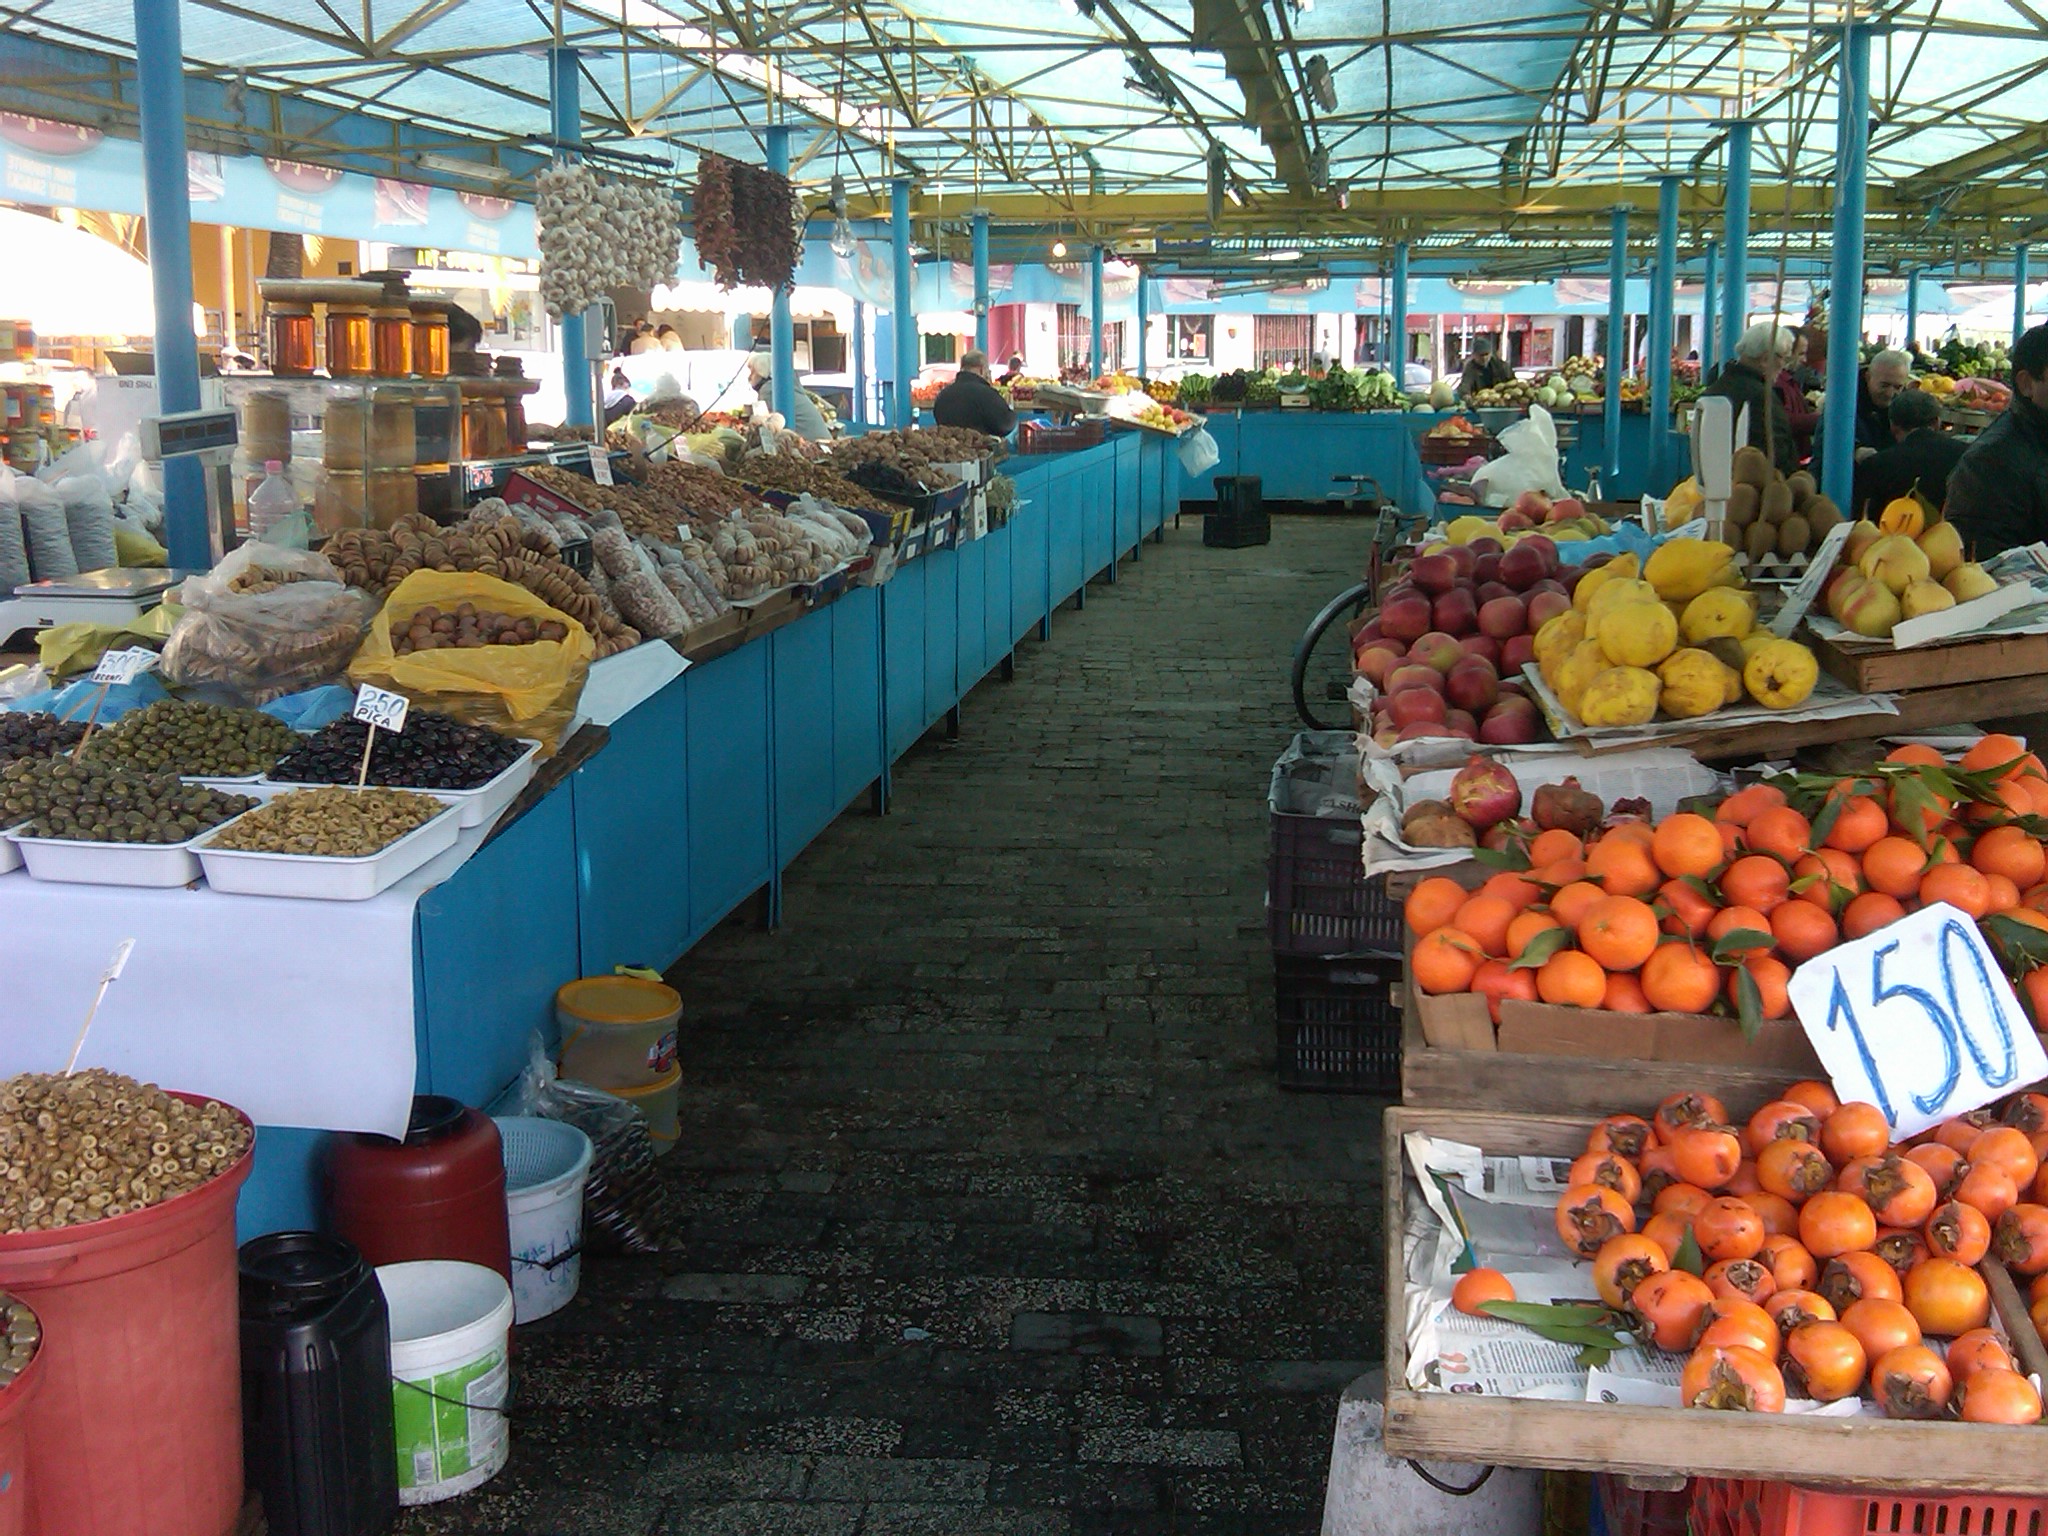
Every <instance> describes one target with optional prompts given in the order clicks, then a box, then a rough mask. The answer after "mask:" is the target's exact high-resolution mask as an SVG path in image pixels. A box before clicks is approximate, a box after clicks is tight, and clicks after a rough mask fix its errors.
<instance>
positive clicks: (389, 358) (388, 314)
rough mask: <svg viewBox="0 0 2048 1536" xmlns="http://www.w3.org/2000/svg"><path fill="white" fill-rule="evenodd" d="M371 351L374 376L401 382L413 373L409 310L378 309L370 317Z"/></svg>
mask: <svg viewBox="0 0 2048 1536" xmlns="http://www.w3.org/2000/svg"><path fill="white" fill-rule="evenodd" d="M370 331H371V350H372V353H373V361H374V363H375V367H376V372H377V376H378V377H379V378H383V379H402V378H405V377H407V376H408V375H410V374H411V373H412V311H411V310H409V309H379V310H376V311H375V312H373V313H372V314H371V316H370Z"/></svg>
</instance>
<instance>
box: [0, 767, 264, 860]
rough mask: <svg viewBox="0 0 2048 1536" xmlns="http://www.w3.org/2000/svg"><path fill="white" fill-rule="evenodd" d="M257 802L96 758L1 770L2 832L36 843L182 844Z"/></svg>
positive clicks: (172, 775)
mask: <svg viewBox="0 0 2048 1536" xmlns="http://www.w3.org/2000/svg"><path fill="white" fill-rule="evenodd" d="M87 750H88V752H89V751H90V750H91V748H90V747H88V748H87ZM255 803H256V802H255V801H254V800H252V799H250V798H249V797H248V796H247V795H227V794H222V793H221V792H220V791H219V790H217V789H208V788H206V787H205V786H204V785H203V784H187V783H185V782H184V781H183V780H181V779H179V778H178V777H177V776H176V775H175V774H169V773H134V772H130V771H129V770H127V769H125V768H117V767H115V766H114V765H113V764H112V763H102V762H98V761H95V760H93V759H92V758H90V757H88V758H87V760H86V761H84V762H74V761H72V760H71V759H69V758H22V759H20V760H18V761H15V762H12V763H9V764H7V766H6V767H4V768H0V826H8V827H13V826H17V825H18V826H19V827H20V830H21V831H22V832H23V833H24V834H25V835H27V836H29V837H56V838H65V839H68V840H71V841H73V842H81V843H182V842H185V841H187V840H188V839H190V838H194V837H197V836H198V835H199V834H200V833H201V832H204V831H205V830H206V829H207V828H208V827H217V826H219V825H220V824H221V823H222V822H224V821H226V820H227V819H228V818H229V817H230V816H239V815H240V814H241V813H242V812H243V811H246V810H247V809H248V808H249V807H250V806H252V805H254V804H255Z"/></svg>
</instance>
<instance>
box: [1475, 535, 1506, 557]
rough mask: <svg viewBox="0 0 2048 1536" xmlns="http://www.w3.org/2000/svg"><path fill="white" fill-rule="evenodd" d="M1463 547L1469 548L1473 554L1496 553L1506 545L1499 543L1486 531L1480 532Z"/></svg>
mask: <svg viewBox="0 0 2048 1536" xmlns="http://www.w3.org/2000/svg"><path fill="white" fill-rule="evenodd" d="M1465 547H1466V548H1467V549H1469V550H1471V551H1472V553H1473V554H1474V555H1497V554H1499V553H1500V552H1501V551H1502V550H1504V549H1506V548H1507V545H1505V544H1503V543H1501V541H1500V540H1499V539H1496V538H1495V537H1494V536H1493V535H1492V534H1490V533H1486V534H1481V535H1480V536H1479V537H1478V538H1476V539H1474V540H1473V541H1472V542H1471V543H1469V544H1467V545H1466V546H1465Z"/></svg>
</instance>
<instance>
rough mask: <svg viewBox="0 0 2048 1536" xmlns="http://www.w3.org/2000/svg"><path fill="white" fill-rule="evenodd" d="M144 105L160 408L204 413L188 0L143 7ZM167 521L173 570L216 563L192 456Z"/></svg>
mask: <svg viewBox="0 0 2048 1536" xmlns="http://www.w3.org/2000/svg"><path fill="white" fill-rule="evenodd" d="M135 55H136V66H135V69H136V77H137V83H138V85H139V87H140V94H141V108H142V209H143V215H144V217H145V218H146V219H147V220H148V221H149V222H148V229H149V286H150V293H151V296H152V298H153V299H154V301H155V308H156V408H157V414H158V415H160V416H163V415H170V414H172V413H174V412H177V411H196V410H198V409H199V338H198V337H197V336H195V335H193V334H192V203H191V196H190V193H189V192H188V190H187V186H186V179H185V174H186V168H185V52H184V42H183V40H182V38H181V37H180V34H179V26H178V0H135ZM163 472H164V524H165V528H166V530H167V536H168V542H169V545H170V551H171V564H172V565H173V566H176V567H178V568H180V569H183V570H195V571H203V570H205V569H206V568H207V567H208V566H210V565H212V564H213V533H212V530H211V529H210V528H208V526H207V520H206V475H205V472H204V471H203V470H202V469H201V468H200V466H199V461H198V460H197V459H192V458H175V459H169V460H166V461H165V463H164V466H163Z"/></svg>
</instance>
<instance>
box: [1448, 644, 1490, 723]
mask: <svg viewBox="0 0 2048 1536" xmlns="http://www.w3.org/2000/svg"><path fill="white" fill-rule="evenodd" d="M1444 697H1445V698H1446V699H1448V700H1449V701H1450V702H1451V703H1452V704H1454V705H1456V706H1457V707H1458V708H1459V709H1463V710H1469V711H1471V713H1472V714H1473V715H1475V716H1477V715H1483V714H1485V713H1486V712H1487V711H1488V710H1489V709H1491V708H1493V706H1494V705H1495V704H1496V703H1498V702H1499V700H1500V677H1499V675H1498V674H1496V673H1495V672H1494V670H1493V663H1492V662H1490V661H1488V660H1486V659H1485V658H1484V657H1482V656H1468V657H1467V658H1466V659H1465V660H1463V661H1461V662H1459V663H1458V664H1457V665H1456V666H1455V667H1453V668H1451V672H1450V676H1448V677H1446V678H1445V679H1444Z"/></svg>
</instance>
